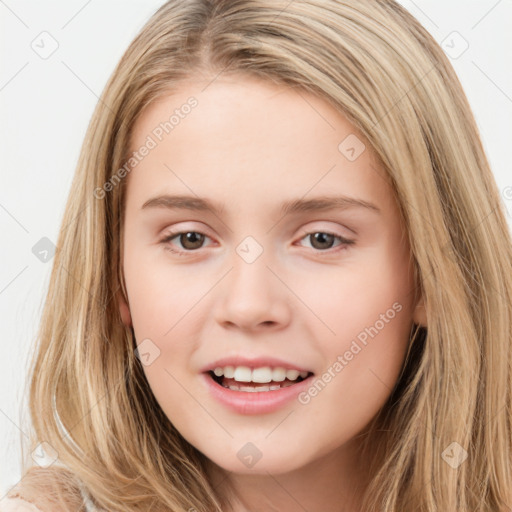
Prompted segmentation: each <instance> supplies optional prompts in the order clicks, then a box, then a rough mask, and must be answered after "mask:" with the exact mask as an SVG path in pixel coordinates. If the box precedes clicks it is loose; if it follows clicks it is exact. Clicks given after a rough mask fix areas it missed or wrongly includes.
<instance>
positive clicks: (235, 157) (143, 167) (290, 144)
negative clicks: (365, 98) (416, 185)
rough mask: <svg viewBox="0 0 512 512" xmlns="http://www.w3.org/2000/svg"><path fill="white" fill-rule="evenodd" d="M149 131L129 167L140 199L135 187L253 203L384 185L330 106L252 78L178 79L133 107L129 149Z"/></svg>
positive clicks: (355, 135)
mask: <svg viewBox="0 0 512 512" xmlns="http://www.w3.org/2000/svg"><path fill="white" fill-rule="evenodd" d="M191 105H193V106H191ZM149 140H151V141H152V142H151V146H152V148H151V150H150V151H149V152H147V153H148V154H147V155H146V156H145V157H144V158H143V159H142V160H141V161H140V163H138V164H137V165H136V167H135V168H134V170H133V171H132V172H131V173H130V174H129V182H131V183H132V185H131V189H132V191H133V189H136V190H137V191H138V193H137V195H140V200H139V203H140V204H141V205H142V203H143V202H144V201H143V200H142V199H143V196H145V197H146V199H147V197H148V196H149V195H151V194H152V195H155V194H156V193H167V192H173V193H188V194H190V192H193V193H196V192H197V195H200V196H211V195H212V194H213V195H215V197H216V198H217V199H218V202H222V203H226V204H228V205H229V204H232V205H235V204H239V203H240V202H242V201H250V200H252V199H254V200H255V199H259V200H260V201H259V203H258V204H259V205H260V206H261V201H263V200H269V201H270V200H271V199H273V198H278V197H279V198H283V197H288V196H289V197H301V196H305V195H307V194H308V193H309V192H310V191H311V192H314V193H315V194H320V195H326V194H329V193H333V192H336V191H337V192H339V193H340V194H341V193H344V194H345V193H346V194H352V195H355V196H359V197H360V198H362V197H366V199H367V200H368V201H371V202H374V201H372V199H371V198H373V200H375V199H378V196H380V195H382V194H383V193H385V192H386V190H387V189H386V188H385V187H386V186H387V184H386V183H385V179H384V173H383V172H382V170H379V166H378V163H377V159H376V158H375V155H374V153H373V151H372V150H371V148H370V147H369V145H368V144H367V143H366V142H364V137H363V136H362V135H361V134H360V133H359V132H358V131H357V130H356V128H355V127H354V126H353V125H352V124H351V123H350V122H349V121H348V120H347V119H346V118H345V116H344V115H343V114H342V113H341V112H340V111H338V110H336V109H335V108H334V107H332V106H331V105H330V104H329V103H327V102H326V101H325V100H323V99H322V98H320V97H318V96H315V95H313V94H311V93H307V92H305V91H302V90H298V89H293V88H290V87H286V86H282V85H277V84H274V83H270V82H265V81H261V80H257V79H253V78H247V77H243V78H241V77H229V78H222V79H221V78H218V79H216V80H214V81H213V82H211V81H189V82H185V83H183V84H181V86H180V87H179V88H178V89H177V90H174V91H172V93H169V94H168V95H167V96H164V97H162V98H161V99H159V100H158V101H157V102H155V103H153V104H151V105H150V106H149V107H148V108H147V109H146V110H145V111H144V113H143V114H142V115H141V116H140V118H139V120H138V121H137V123H136V125H135V126H134V130H133V135H132V139H131V148H130V149H131V151H138V150H139V149H140V148H142V147H143V146H144V145H145V144H146V145H148V141H149ZM347 149H348V150H354V151H355V152H356V155H355V156H356V158H355V159H354V158H353V156H354V151H352V153H350V151H349V153H347ZM359 153H360V154H359ZM383 186H384V187H383ZM129 189H130V185H129ZM387 191H388V192H389V190H387ZM235 193H236V197H234V194H235ZM131 195H132V196H133V192H132V194H131ZM382 199H383V200H385V198H382Z"/></svg>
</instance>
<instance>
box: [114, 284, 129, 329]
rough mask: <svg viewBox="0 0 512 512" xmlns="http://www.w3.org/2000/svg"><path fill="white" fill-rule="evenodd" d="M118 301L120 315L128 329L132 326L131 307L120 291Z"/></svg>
mask: <svg viewBox="0 0 512 512" xmlns="http://www.w3.org/2000/svg"><path fill="white" fill-rule="evenodd" d="M117 301H118V304H119V313H120V314H121V320H122V321H123V324H124V325H126V327H131V326H132V315H131V313H130V307H129V306H128V304H127V303H126V300H125V298H124V296H123V294H122V292H121V291H120V292H119V293H118V295H117Z"/></svg>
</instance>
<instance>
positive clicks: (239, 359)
mask: <svg viewBox="0 0 512 512" xmlns="http://www.w3.org/2000/svg"><path fill="white" fill-rule="evenodd" d="M226 366H235V367H236V366H248V367H249V368H261V367H263V366H270V367H271V368H277V367H281V368H284V369H285V370H298V371H299V372H309V373H313V372H311V371H310V370H308V369H307V368H303V367H301V366H299V365H296V364H293V363H289V362H288V361H284V360H282V359H277V358H275V357H255V358H247V357H243V356H230V357H223V358H221V359H217V360H216V361H213V362H212V363H209V364H207V365H206V366H204V367H203V368H202V370H201V372H208V371H213V370H215V368H218V367H221V368H224V367H226Z"/></svg>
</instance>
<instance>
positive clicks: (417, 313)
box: [412, 296, 427, 327]
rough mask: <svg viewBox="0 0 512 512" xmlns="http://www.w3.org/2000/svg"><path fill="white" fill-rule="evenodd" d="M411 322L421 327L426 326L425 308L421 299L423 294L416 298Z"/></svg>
mask: <svg viewBox="0 0 512 512" xmlns="http://www.w3.org/2000/svg"><path fill="white" fill-rule="evenodd" d="M412 318H413V322H414V323H415V324H418V325H420V326H421V327H427V310H426V308H425V303H424V301H423V296H422V297H420V299H419V300H418V302H417V304H416V307H415V308H414V312H413V317H412Z"/></svg>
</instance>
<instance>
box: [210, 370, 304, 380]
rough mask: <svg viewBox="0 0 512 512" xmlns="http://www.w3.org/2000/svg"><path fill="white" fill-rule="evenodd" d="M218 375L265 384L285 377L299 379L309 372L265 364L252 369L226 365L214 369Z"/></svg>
mask: <svg viewBox="0 0 512 512" xmlns="http://www.w3.org/2000/svg"><path fill="white" fill-rule="evenodd" d="M213 372H214V373H215V375H216V376H217V377H222V376H224V377H226V378H227V379H235V380H236V381H238V382H257V383H260V384H265V383H268V382H283V381H284V380H285V379H288V380H297V378H298V377H299V376H300V377H302V378H303V379H305V378H306V377H307V375H308V372H299V371H298V370H286V369H285V368H282V367H279V366H278V367H276V368H270V366H263V367H260V368H254V370H251V368H249V367H248V366H236V367H234V366H225V367H224V368H222V367H220V366H219V367H217V368H215V370H214V371H213Z"/></svg>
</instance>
